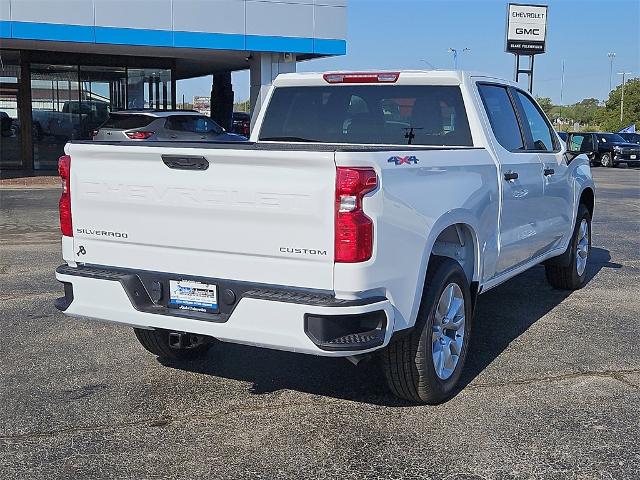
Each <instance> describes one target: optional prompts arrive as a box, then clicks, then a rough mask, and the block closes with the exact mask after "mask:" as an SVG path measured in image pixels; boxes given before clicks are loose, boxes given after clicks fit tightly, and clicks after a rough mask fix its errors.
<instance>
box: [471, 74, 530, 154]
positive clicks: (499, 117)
mask: <svg viewBox="0 0 640 480" xmlns="http://www.w3.org/2000/svg"><path fill="white" fill-rule="evenodd" d="M478 90H479V91H480V96H481V97H482V103H484V108H485V110H486V111H487V116H488V117H489V122H490V123H491V129H492V130H493V133H494V135H495V136H496V140H498V143H500V145H502V146H503V147H504V148H505V149H507V150H509V151H511V152H513V151H524V149H525V147H524V141H523V139H522V133H521V132H520V127H519V126H518V118H517V117H516V112H515V110H514V108H513V104H512V103H511V99H510V98H509V93H508V92H507V89H506V88H505V87H502V86H499V85H487V84H480V85H478Z"/></svg>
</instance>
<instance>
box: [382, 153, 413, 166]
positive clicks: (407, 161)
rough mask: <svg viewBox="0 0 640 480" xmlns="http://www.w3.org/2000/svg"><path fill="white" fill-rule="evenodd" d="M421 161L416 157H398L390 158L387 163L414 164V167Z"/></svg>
mask: <svg viewBox="0 0 640 480" xmlns="http://www.w3.org/2000/svg"><path fill="white" fill-rule="evenodd" d="M419 161H420V159H419V158H417V157H416V156H414V155H411V156H407V157H398V156H395V157H390V158H389V159H388V160H387V162H389V163H395V164H396V165H404V164H407V165H411V164H412V163H413V164H414V165H416V164H417V163H418V162H419Z"/></svg>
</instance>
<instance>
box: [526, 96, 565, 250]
mask: <svg viewBox="0 0 640 480" xmlns="http://www.w3.org/2000/svg"><path fill="white" fill-rule="evenodd" d="M513 91H514V98H516V100H517V102H516V104H517V106H518V109H519V112H520V118H521V120H522V123H523V126H524V130H525V139H526V143H527V148H528V149H529V150H530V151H535V152H537V154H538V156H539V158H540V161H541V163H542V168H543V170H542V174H543V196H544V198H543V204H544V207H543V209H542V213H543V216H544V219H543V222H542V224H541V227H542V229H541V233H542V235H541V239H542V240H543V241H542V243H541V248H543V249H544V251H549V250H553V249H554V248H558V247H560V246H561V245H564V244H566V240H567V238H568V237H569V236H570V235H571V233H572V232H571V228H570V225H572V220H573V218H572V217H573V183H572V181H571V176H570V175H569V174H568V171H569V168H568V165H567V162H566V159H565V158H564V153H563V152H562V149H561V146H560V141H559V140H558V138H557V136H556V134H555V132H554V130H553V128H552V127H551V124H550V123H549V121H548V120H547V119H546V117H545V115H544V114H543V113H542V112H541V111H540V108H539V107H538V106H537V105H536V103H535V102H534V101H533V100H532V99H531V98H530V97H529V95H528V94H526V93H525V92H523V91H521V90H517V89H514V90H513Z"/></svg>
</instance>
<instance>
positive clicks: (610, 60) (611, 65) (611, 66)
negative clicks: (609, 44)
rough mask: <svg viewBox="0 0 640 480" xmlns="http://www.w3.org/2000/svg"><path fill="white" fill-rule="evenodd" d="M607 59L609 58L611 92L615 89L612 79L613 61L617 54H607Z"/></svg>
mask: <svg viewBox="0 0 640 480" xmlns="http://www.w3.org/2000/svg"><path fill="white" fill-rule="evenodd" d="M607 57H609V91H611V89H612V88H613V86H612V82H613V80H612V78H613V59H614V58H616V53H615V52H609V53H607Z"/></svg>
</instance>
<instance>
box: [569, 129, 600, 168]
mask: <svg viewBox="0 0 640 480" xmlns="http://www.w3.org/2000/svg"><path fill="white" fill-rule="evenodd" d="M573 137H574V135H569V137H568V138H567V152H566V153H567V162H570V161H571V160H573V159H574V158H576V157H577V156H578V155H582V154H585V155H586V156H587V157H589V159H592V158H593V156H594V152H595V148H594V146H593V139H587V138H585V136H584V135H579V136H578V139H576V140H574V138H573ZM585 140H590V141H585ZM576 147H577V148H576Z"/></svg>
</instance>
